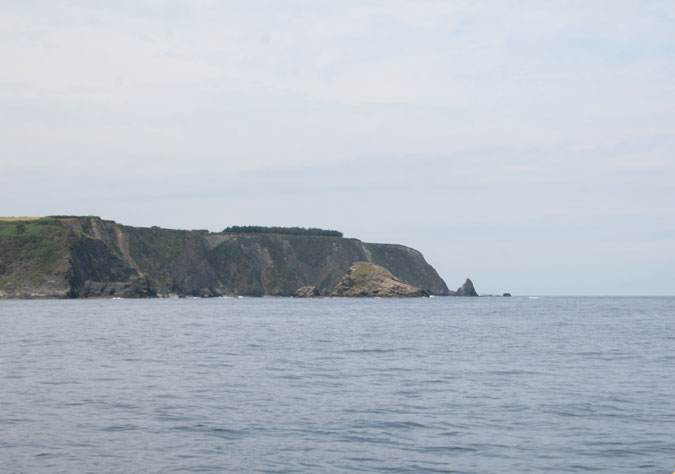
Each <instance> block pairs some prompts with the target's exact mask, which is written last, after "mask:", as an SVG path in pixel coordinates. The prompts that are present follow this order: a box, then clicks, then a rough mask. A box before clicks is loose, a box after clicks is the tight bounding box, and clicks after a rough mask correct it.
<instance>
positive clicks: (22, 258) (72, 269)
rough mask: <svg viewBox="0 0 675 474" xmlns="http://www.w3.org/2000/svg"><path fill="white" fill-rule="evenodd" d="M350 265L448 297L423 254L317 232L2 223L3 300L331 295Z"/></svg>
mask: <svg viewBox="0 0 675 474" xmlns="http://www.w3.org/2000/svg"><path fill="white" fill-rule="evenodd" d="M355 262H368V263H372V264H376V265H380V266H381V267H384V268H385V269H387V270H388V271H389V272H391V273H392V274H393V275H394V276H395V277H396V278H397V279H398V280H400V281H401V282H402V283H404V284H408V285H412V286H415V287H419V288H421V289H422V290H423V291H424V292H426V293H427V294H430V295H448V294H451V293H452V292H450V291H449V290H448V287H447V286H446V284H445V282H444V281H443V280H442V279H441V278H440V277H439V276H438V274H437V273H436V271H435V270H434V269H433V267H431V265H429V264H428V263H427V262H426V261H425V260H424V257H423V256H422V254H421V253H420V252H418V251H417V250H414V249H411V248H409V247H405V246H402V245H393V244H372V243H364V242H361V241H360V240H357V239H352V238H343V237H338V236H331V235H328V236H323V235H319V236H317V235H283V234H266V233H228V232H221V233H211V232H208V231H201V230H197V231H188V230H173V229H163V228H159V227H150V228H146V227H131V226H126V225H122V224H118V223H116V222H114V221H110V220H103V219H101V218H99V217H92V216H87V217H70V216H68V217H47V218H39V219H32V220H0V298H68V297H69V298H77V297H102V296H108V297H109V296H121V297H155V296H169V295H191V296H221V295H245V296H264V295H277V296H293V295H295V293H296V291H297V290H298V289H300V288H302V287H305V286H314V287H316V288H317V291H318V292H319V294H321V295H328V294H330V292H331V291H332V290H333V289H334V288H335V287H336V285H337V284H338V283H339V282H340V280H341V279H342V278H343V277H344V276H345V275H346V274H347V273H348V271H349V268H350V266H351V265H352V264H354V263H355Z"/></svg>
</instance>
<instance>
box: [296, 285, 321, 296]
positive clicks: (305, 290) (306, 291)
mask: <svg viewBox="0 0 675 474" xmlns="http://www.w3.org/2000/svg"><path fill="white" fill-rule="evenodd" d="M317 296H319V289H318V288H317V287H316V286H312V285H309V286H303V287H301V288H298V289H297V291H296V292H295V297H296V298H316V297H317Z"/></svg>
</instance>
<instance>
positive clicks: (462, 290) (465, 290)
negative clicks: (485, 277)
mask: <svg viewBox="0 0 675 474" xmlns="http://www.w3.org/2000/svg"><path fill="white" fill-rule="evenodd" d="M455 296H478V293H476V289H475V288H474V287H473V282H472V281H471V280H470V279H468V278H467V279H466V281H465V282H464V284H463V285H462V286H461V287H459V288H457V291H456V292H455Z"/></svg>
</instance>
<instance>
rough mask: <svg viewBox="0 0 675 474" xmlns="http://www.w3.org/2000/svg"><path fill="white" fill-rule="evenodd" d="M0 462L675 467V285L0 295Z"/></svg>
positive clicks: (31, 469)
mask: <svg viewBox="0 0 675 474" xmlns="http://www.w3.org/2000/svg"><path fill="white" fill-rule="evenodd" d="M0 324H1V329H0V471H2V472H10V473H12V472H26V473H35V472H50V473H52V472H64V473H66V472H67V473H77V472H119V473H127V472H157V473H159V472H181V471H182V472H188V471H189V472H192V471H215V472H222V471H228V472H312V473H314V472H348V471H370V472H461V473H500V474H501V473H524V472H534V473H542V472H555V473H564V472H589V471H595V472H606V473H613V474H616V473H631V474H632V473H638V472H646V473H667V474H670V473H672V472H673V471H674V470H675V298H571V297H565V298H562V297H560V298H545V297H542V298H539V299H530V298H526V297H522V298H521V297H514V298H430V299H415V300H385V299H367V300H359V299H318V300H301V299H283V298H261V299H255V298H245V299H203V300H202V299H188V300H159V299H155V300H75V301H0Z"/></svg>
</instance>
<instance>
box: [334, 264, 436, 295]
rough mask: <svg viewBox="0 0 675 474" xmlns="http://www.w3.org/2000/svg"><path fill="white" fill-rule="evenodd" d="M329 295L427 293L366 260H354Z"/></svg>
mask: <svg viewBox="0 0 675 474" xmlns="http://www.w3.org/2000/svg"><path fill="white" fill-rule="evenodd" d="M331 296H351V297H374V296H379V297H387V298H391V297H395V298H404V297H423V296H429V294H428V293H427V292H426V291H424V290H423V289H422V288H418V287H415V286H412V285H408V284H407V283H403V282H402V281H401V280H399V279H398V278H396V277H395V276H394V275H393V274H392V273H391V272H390V271H389V270H387V269H386V268H384V267H381V266H379V265H374V264H372V263H368V262H356V263H354V264H353V265H352V266H351V267H349V272H347V274H346V275H345V276H344V277H343V278H342V280H340V282H339V283H338V284H337V286H336V287H335V289H334V290H333V291H332V292H331Z"/></svg>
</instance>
